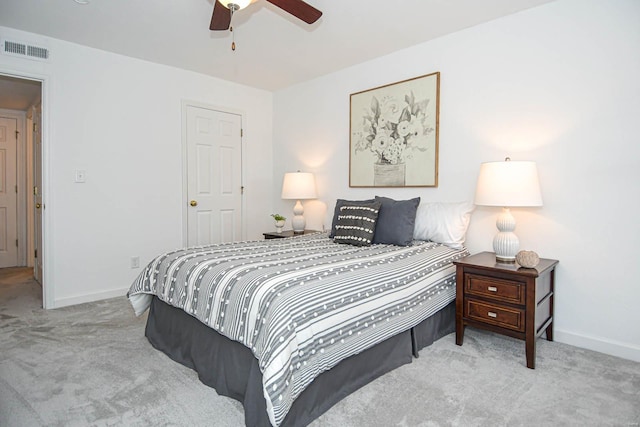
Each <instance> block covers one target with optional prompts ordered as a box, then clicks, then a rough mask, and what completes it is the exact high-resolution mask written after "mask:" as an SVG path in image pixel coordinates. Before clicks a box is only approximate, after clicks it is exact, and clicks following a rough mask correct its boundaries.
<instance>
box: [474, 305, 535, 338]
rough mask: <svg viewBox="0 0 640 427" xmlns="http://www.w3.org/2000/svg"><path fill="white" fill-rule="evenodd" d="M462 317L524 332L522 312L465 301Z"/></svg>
mask: <svg viewBox="0 0 640 427" xmlns="http://www.w3.org/2000/svg"><path fill="white" fill-rule="evenodd" d="M464 315H465V316H466V317H468V318H469V319H474V320H479V321H481V322H484V323H491V324H493V325H497V326H500V327H502V328H508V329H513V330H514V331H518V332H524V310H518V309H516V308H509V307H500V306H498V305H493V304H487V303H484V302H481V301H475V300H466V304H465V307H464Z"/></svg>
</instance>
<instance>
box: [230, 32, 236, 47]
mask: <svg viewBox="0 0 640 427" xmlns="http://www.w3.org/2000/svg"><path fill="white" fill-rule="evenodd" d="M229 31H231V50H233V51H234V52H235V50H236V35H235V33H234V32H233V27H229Z"/></svg>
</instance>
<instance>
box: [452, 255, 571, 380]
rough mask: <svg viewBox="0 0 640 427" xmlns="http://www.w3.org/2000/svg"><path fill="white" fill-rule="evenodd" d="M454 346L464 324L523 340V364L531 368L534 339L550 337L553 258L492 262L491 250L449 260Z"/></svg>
mask: <svg viewBox="0 0 640 427" xmlns="http://www.w3.org/2000/svg"><path fill="white" fill-rule="evenodd" d="M454 264H455V265H456V287H457V288H456V344H458V345H462V341H463V339H464V329H465V327H466V326H473V327H477V328H482V329H486V330H489V331H493V332H497V333H499V334H503V335H508V336H510V337H514V338H519V339H521V340H524V341H525V347H526V355H527V367H528V368H531V369H534V368H535V363H536V360H535V357H536V339H537V338H538V337H539V336H540V335H542V334H543V333H546V336H547V340H548V341H553V294H554V286H555V268H556V265H557V264H558V261H557V260H554V259H544V258H541V259H540V263H539V264H538V265H537V266H536V267H535V268H524V267H520V265H518V264H517V263H513V264H507V263H499V262H496V257H495V254H494V253H493V252H482V253H479V254H476V255H472V256H468V257H465V258H462V259H461V260H458V261H455V262H454Z"/></svg>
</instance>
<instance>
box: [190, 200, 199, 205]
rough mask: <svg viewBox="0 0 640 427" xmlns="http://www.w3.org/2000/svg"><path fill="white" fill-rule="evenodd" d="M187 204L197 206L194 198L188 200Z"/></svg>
mask: <svg viewBox="0 0 640 427" xmlns="http://www.w3.org/2000/svg"><path fill="white" fill-rule="evenodd" d="M189 204H190V205H191V206H198V202H196V201H195V200H192V201H190V202H189Z"/></svg>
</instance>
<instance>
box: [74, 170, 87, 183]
mask: <svg viewBox="0 0 640 427" xmlns="http://www.w3.org/2000/svg"><path fill="white" fill-rule="evenodd" d="M75 181H76V182H77V183H79V184H83V183H85V182H87V172H86V171H83V170H77V171H76V180H75Z"/></svg>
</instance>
